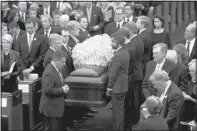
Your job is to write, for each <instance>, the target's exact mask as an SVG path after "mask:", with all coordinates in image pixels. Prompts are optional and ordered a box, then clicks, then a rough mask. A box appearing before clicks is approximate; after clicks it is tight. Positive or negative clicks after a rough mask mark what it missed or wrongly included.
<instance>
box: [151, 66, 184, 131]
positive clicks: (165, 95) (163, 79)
mask: <svg viewBox="0 0 197 131" xmlns="http://www.w3.org/2000/svg"><path fill="white" fill-rule="evenodd" d="M149 80H150V81H151V83H152V84H153V86H154V88H155V89H157V96H158V97H159V98H160V100H161V102H162V108H161V110H160V112H159V115H160V116H161V117H163V118H164V119H166V121H167V123H168V126H169V129H170V130H178V126H179V122H180V114H181V109H182V106H183V103H184V97H183V94H182V92H181V90H180V89H179V88H178V87H177V86H176V84H174V83H173V82H172V81H171V80H170V77H169V75H168V73H167V72H166V71H164V70H156V71H155V72H154V73H153V74H152V75H151V76H150V78H149Z"/></svg>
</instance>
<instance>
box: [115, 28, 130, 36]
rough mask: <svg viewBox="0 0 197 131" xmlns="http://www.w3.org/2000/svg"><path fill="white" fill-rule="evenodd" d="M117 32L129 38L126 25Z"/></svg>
mask: <svg viewBox="0 0 197 131" xmlns="http://www.w3.org/2000/svg"><path fill="white" fill-rule="evenodd" d="M117 32H119V33H122V34H123V35H124V36H125V37H126V38H127V39H129V38H130V32H129V29H128V28H126V27H121V28H120V29H119V30H118V31H117Z"/></svg>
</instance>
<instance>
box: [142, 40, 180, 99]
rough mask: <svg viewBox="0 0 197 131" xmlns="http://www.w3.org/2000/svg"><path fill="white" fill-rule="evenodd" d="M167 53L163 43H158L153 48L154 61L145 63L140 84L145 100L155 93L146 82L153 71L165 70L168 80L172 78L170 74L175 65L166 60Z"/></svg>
mask: <svg viewBox="0 0 197 131" xmlns="http://www.w3.org/2000/svg"><path fill="white" fill-rule="evenodd" d="M167 51H168V47H167V45H166V44H164V43H158V44H156V45H154V46H153V58H154V60H152V61H150V62H148V63H147V65H146V72H145V77H144V80H143V83H142V90H143V93H144V96H145V98H147V97H148V96H150V95H154V94H155V93H156V92H155V90H154V88H153V86H152V84H151V83H150V82H149V81H148V79H149V77H150V76H151V74H152V73H153V72H154V71H155V70H165V71H166V72H167V73H168V75H169V76H170V78H171V77H172V72H173V70H174V69H175V67H176V65H175V64H174V63H173V62H171V61H169V60H168V59H166V54H167Z"/></svg>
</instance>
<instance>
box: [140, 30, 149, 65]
mask: <svg viewBox="0 0 197 131" xmlns="http://www.w3.org/2000/svg"><path fill="white" fill-rule="evenodd" d="M138 36H139V37H140V39H141V40H142V41H143V43H144V54H143V60H142V62H143V64H144V68H146V66H145V65H146V63H147V62H149V61H150V55H151V52H152V50H151V44H152V40H151V36H150V32H149V31H148V29H146V30H144V31H142V32H141V33H140V34H139V35H138Z"/></svg>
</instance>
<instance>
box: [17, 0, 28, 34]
mask: <svg viewBox="0 0 197 131" xmlns="http://www.w3.org/2000/svg"><path fill="white" fill-rule="evenodd" d="M18 13H19V21H18V23H19V26H20V29H22V30H25V21H26V19H27V18H28V13H27V2H25V1H23V2H18Z"/></svg>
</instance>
